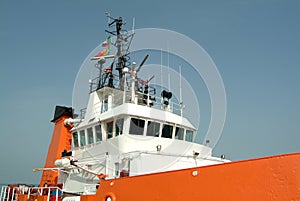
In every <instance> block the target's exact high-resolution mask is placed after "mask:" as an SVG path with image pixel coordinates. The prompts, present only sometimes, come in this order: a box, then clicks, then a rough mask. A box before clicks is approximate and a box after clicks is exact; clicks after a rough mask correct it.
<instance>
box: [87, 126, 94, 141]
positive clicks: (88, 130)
mask: <svg viewBox="0 0 300 201" xmlns="http://www.w3.org/2000/svg"><path fill="white" fill-rule="evenodd" d="M87 136H88V144H93V143H94V135H93V128H88V129H87Z"/></svg>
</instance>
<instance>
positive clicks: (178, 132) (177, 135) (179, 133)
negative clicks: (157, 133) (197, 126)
mask: <svg viewBox="0 0 300 201" xmlns="http://www.w3.org/2000/svg"><path fill="white" fill-rule="evenodd" d="M183 136H184V129H183V128H179V127H176V131H175V139H178V140H183Z"/></svg>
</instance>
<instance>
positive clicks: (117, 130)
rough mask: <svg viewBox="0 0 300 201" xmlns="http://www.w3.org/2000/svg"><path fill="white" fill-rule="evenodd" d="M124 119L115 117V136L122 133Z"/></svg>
mask: <svg viewBox="0 0 300 201" xmlns="http://www.w3.org/2000/svg"><path fill="white" fill-rule="evenodd" d="M123 124H124V119H117V120H116V125H115V136H118V135H122V134H123Z"/></svg>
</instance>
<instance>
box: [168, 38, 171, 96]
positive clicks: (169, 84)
mask: <svg viewBox="0 0 300 201" xmlns="http://www.w3.org/2000/svg"><path fill="white" fill-rule="evenodd" d="M168 88H169V91H171V76H170V50H169V43H168Z"/></svg>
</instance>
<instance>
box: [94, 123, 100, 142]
mask: <svg viewBox="0 0 300 201" xmlns="http://www.w3.org/2000/svg"><path fill="white" fill-rule="evenodd" d="M95 132H96V142H100V141H102V130H101V125H96V126H95Z"/></svg>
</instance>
